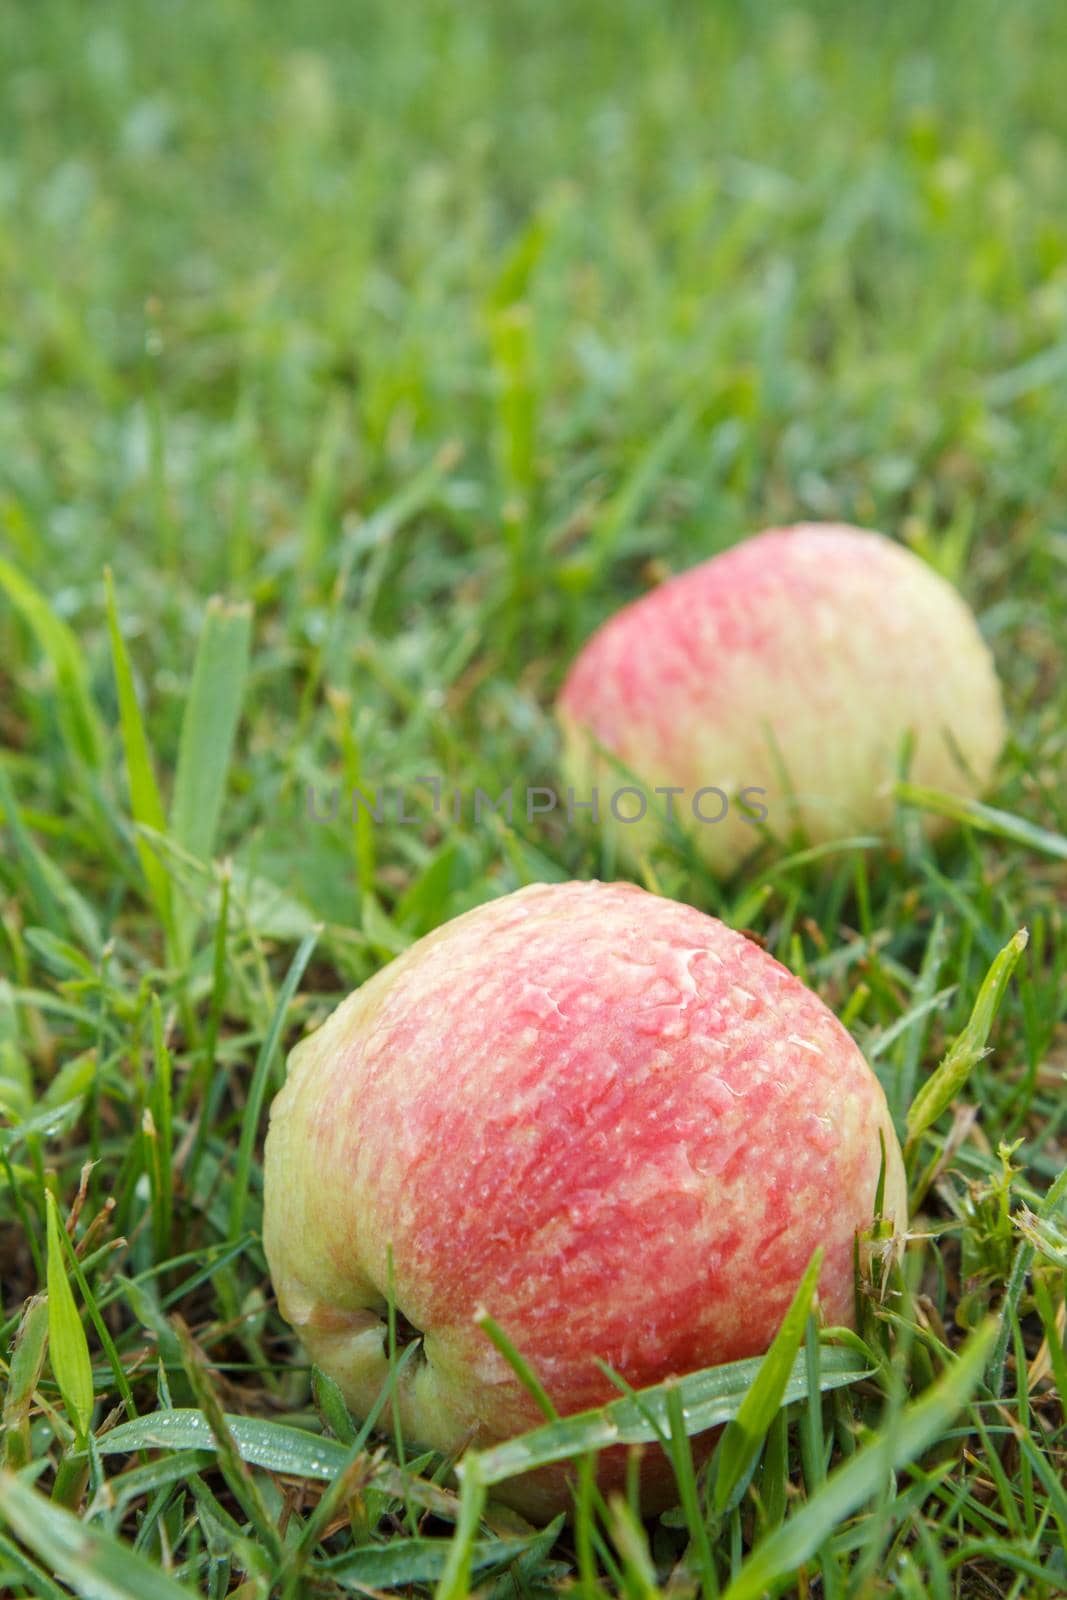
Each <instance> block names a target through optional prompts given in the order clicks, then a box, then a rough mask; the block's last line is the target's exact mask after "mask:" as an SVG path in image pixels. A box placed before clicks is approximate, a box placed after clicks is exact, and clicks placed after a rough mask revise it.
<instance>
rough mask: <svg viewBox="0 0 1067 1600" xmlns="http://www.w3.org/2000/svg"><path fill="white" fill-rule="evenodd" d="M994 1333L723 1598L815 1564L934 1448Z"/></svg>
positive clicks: (992, 1326)
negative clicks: (895, 1477)
mask: <svg viewBox="0 0 1067 1600" xmlns="http://www.w3.org/2000/svg"><path fill="white" fill-rule="evenodd" d="M995 1335H996V1323H995V1321H993V1320H992V1319H990V1320H989V1321H988V1322H985V1323H983V1324H982V1326H981V1327H980V1328H979V1329H978V1330H977V1332H976V1333H974V1334H973V1335H972V1337H971V1338H970V1339H969V1340H968V1342H967V1344H966V1345H965V1347H964V1349H963V1350H962V1351H961V1353H960V1356H959V1359H958V1360H957V1361H956V1362H955V1363H954V1364H953V1365H952V1366H950V1367H948V1368H947V1369H946V1371H945V1372H944V1373H942V1375H941V1377H940V1378H938V1380H937V1382H936V1383H934V1384H933V1386H932V1387H931V1388H930V1389H928V1390H927V1392H926V1393H925V1394H924V1395H923V1396H922V1397H921V1398H920V1399H919V1400H916V1401H915V1402H914V1403H913V1404H912V1405H910V1406H909V1407H908V1408H907V1409H906V1410H905V1411H904V1412H903V1413H902V1414H901V1416H900V1418H899V1420H898V1422H897V1423H896V1426H895V1428H894V1431H893V1433H892V1435H891V1437H890V1438H889V1439H888V1440H887V1439H882V1438H878V1437H876V1438H875V1439H873V1440H872V1441H871V1443H870V1444H867V1445H865V1446H864V1447H863V1449H861V1450H859V1451H857V1452H856V1454H855V1455H854V1456H852V1457H850V1458H849V1460H848V1461H847V1462H845V1464H844V1465H843V1466H841V1467H838V1469H837V1471H836V1472H834V1473H833V1474H832V1475H831V1476H830V1477H829V1478H828V1479H827V1480H826V1483H825V1485H824V1486H823V1488H821V1489H820V1490H819V1491H818V1493H817V1494H815V1495H814V1496H813V1497H812V1499H810V1500H809V1501H807V1502H806V1504H805V1505H804V1506H803V1507H802V1508H801V1510H800V1511H798V1512H797V1513H796V1515H795V1516H793V1517H790V1519H789V1520H788V1522H784V1523H782V1524H781V1526H780V1527H778V1528H777V1529H776V1530H775V1531H774V1532H773V1533H772V1534H770V1536H769V1537H768V1538H766V1539H764V1540H763V1541H762V1543H761V1544H759V1545H757V1546H756V1548H755V1550H753V1552H752V1554H751V1555H750V1556H749V1558H748V1560H747V1561H746V1562H745V1564H744V1566H743V1567H742V1569H741V1571H740V1573H739V1575H738V1576H737V1578H735V1580H734V1581H733V1583H731V1584H730V1586H729V1588H728V1589H727V1590H726V1591H725V1593H724V1595H723V1600H760V1597H761V1596H763V1595H764V1594H766V1592H767V1590H769V1589H770V1588H772V1587H773V1585H775V1584H777V1583H778V1582H780V1581H781V1580H782V1579H783V1578H785V1577H787V1576H788V1575H789V1574H790V1573H792V1572H795V1571H796V1570H797V1568H798V1567H801V1566H803V1564H804V1563H805V1562H806V1561H809V1560H810V1559H811V1558H812V1556H814V1555H815V1554H816V1552H817V1551H818V1549H819V1547H820V1545H821V1544H822V1543H823V1541H824V1540H825V1539H827V1538H828V1537H829V1536H830V1535H831V1534H832V1533H833V1532H834V1531H835V1530H836V1529H838V1528H839V1527H840V1526H841V1524H842V1522H844V1520H845V1518H846V1517H849V1516H851V1514H852V1513H853V1512H854V1511H856V1510H858V1508H859V1507H860V1506H861V1505H863V1503H864V1501H866V1500H869V1499H870V1498H871V1496H872V1495H874V1494H876V1493H877V1492H878V1489H879V1487H880V1486H881V1485H882V1483H883V1482H884V1481H885V1475H886V1473H887V1472H889V1471H894V1472H896V1471H899V1470H900V1469H901V1468H902V1467H904V1466H906V1465H907V1464H908V1462H909V1461H914V1459H915V1457H916V1456H918V1455H921V1454H922V1452H923V1451H924V1450H926V1449H927V1448H928V1447H929V1446H930V1445H931V1444H933V1443H934V1442H935V1441H936V1440H937V1439H938V1438H939V1437H940V1436H941V1434H942V1433H943V1432H944V1430H945V1428H947V1427H948V1425H949V1424H950V1423H951V1422H952V1420H953V1419H954V1418H955V1417H956V1415H957V1414H958V1413H959V1411H960V1410H961V1409H962V1408H963V1407H964V1406H965V1405H966V1404H967V1401H968V1400H969V1399H970V1397H971V1395H972V1394H973V1392H974V1389H975V1387H976V1385H977V1384H978V1383H979V1381H980V1379H981V1376H982V1370H983V1368H984V1366H985V1363H986V1360H987V1359H988V1356H989V1352H990V1349H991V1348H992V1344H993V1340H994V1338H995ZM887 1443H888V1444H889V1445H890V1446H891V1452H888V1451H887V1448H886V1446H887Z"/></svg>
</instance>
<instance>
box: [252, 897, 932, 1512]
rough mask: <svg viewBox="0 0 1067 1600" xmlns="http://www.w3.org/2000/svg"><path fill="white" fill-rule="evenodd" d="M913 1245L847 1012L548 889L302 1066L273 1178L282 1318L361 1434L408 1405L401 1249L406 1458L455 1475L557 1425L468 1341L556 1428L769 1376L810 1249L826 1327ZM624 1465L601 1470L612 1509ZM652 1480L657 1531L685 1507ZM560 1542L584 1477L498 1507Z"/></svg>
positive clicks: (292, 1068)
mask: <svg viewBox="0 0 1067 1600" xmlns="http://www.w3.org/2000/svg"><path fill="white" fill-rule="evenodd" d="M879 1133H881V1134H882V1136H883V1137H884V1141H885V1150H886V1184H885V1206H884V1210H885V1214H886V1215H887V1216H888V1217H890V1218H893V1219H895V1223H896V1225H897V1227H898V1228H899V1227H903V1226H904V1222H905V1210H906V1194H905V1184H904V1174H903V1165H902V1161H901V1155H900V1148H899V1145H898V1143H897V1139H896V1136H895V1134H894V1131H893V1127H892V1123H891V1120H890V1117H889V1112H888V1109H887V1106H886V1101H885V1096H884V1095H883V1093H882V1089H881V1087H880V1085H879V1084H878V1081H877V1079H876V1078H875V1076H874V1073H873V1072H872V1071H871V1069H870V1067H869V1066H868V1065H867V1063H866V1061H865V1060H864V1058H863V1056H862V1055H861V1053H860V1051H859V1049H858V1048H857V1046H856V1044H855V1043H854V1042H853V1040H852V1038H851V1037H850V1035H849V1034H848V1033H847V1032H846V1031H845V1029H844V1028H843V1027H842V1026H841V1024H840V1023H839V1022H838V1021H837V1019H836V1018H835V1017H834V1016H833V1014H832V1013H831V1012H830V1011H829V1010H828V1009H827V1007H826V1006H825V1005H824V1004H823V1003H822V1001H821V1000H819V999H818V997H817V996H816V995H814V994H813V993H812V992H811V991H810V990H809V989H807V988H806V987H805V986H804V985H803V984H802V983H800V981H799V980H798V979H797V978H795V977H793V975H792V974H791V973H789V972H787V971H786V969H785V968H784V967H782V966H780V965H779V963H778V962H777V961H775V960H773V959H772V958H771V957H770V956H769V955H767V954H766V953H765V952H764V951H763V950H761V949H760V948H759V947H758V946H757V945H755V944H754V943H752V941H751V940H749V939H746V938H745V937H743V936H742V935H741V934H738V933H735V932H733V931H731V930H730V929H729V928H727V927H726V926H725V925H724V924H723V923H721V922H718V921H716V920H715V919H714V918H712V917H708V916H705V915H704V914H703V913H702V912H699V911H696V910H694V909H693V908H692V907H690V906H685V905H679V904H677V903H676V902H674V901H672V900H667V899H662V898H660V897H659V896H656V895H653V894H649V893H647V892H646V891H645V890H643V889H639V888H637V887H635V886H634V885H632V884H619V883H616V884H601V883H596V882H592V883H564V884H536V885H533V886H532V887H530V888H526V889H523V890H520V891H519V892H518V893H515V894H510V895H507V896H505V897H504V898H502V899H499V900H495V901H491V902H490V903H488V904H486V905H483V906H480V907H478V908H477V909H476V910H474V911H470V912H468V913H466V914H465V915H464V916H461V917H459V918H457V919H456V920H454V921H452V922H449V923H447V924H445V926H443V927H442V928H439V929H438V930H437V931H436V932H435V933H432V934H430V935H429V936H428V937H426V938H424V939H421V940H420V941H419V942H418V943H417V944H416V945H414V946H413V947H412V948H411V949H410V950H409V951H407V952H406V953H405V954H404V955H402V956H400V957H399V958H398V959H397V960H395V961H393V962H391V963H390V964H389V965H388V966H387V967H385V968H384V969H383V970H382V971H381V972H379V973H378V974H377V976H375V977H374V978H372V979H371V980H370V981H369V982H368V983H366V984H364V985H363V987H362V988H360V989H358V990H357V991H356V992H355V993H354V994H352V995H350V996H349V998H348V999H347V1000H345V1001H344V1002H343V1004H342V1005H341V1006H339V1007H338V1009H337V1010H336V1011H335V1012H334V1013H333V1014H332V1016H331V1017H329V1019H328V1020H327V1021H326V1022H325V1023H324V1024H323V1026H322V1027H321V1028H320V1029H319V1030H318V1031H317V1032H316V1033H314V1034H312V1035H310V1036H309V1037H308V1038H307V1039H305V1040H303V1041H302V1042H301V1043H300V1044H299V1045H298V1046H297V1047H296V1048H295V1050H294V1051H293V1052H292V1054H291V1056H290V1060H289V1071H288V1077H287V1080H286V1083H285V1086H284V1088H283V1089H282V1090H281V1092H280V1093H279V1094H278V1096H277V1098H276V1099H275V1101H274V1104H273V1107H272V1111H271V1120H270V1129H269V1133H268V1136H267V1144H266V1157H265V1172H264V1185H265V1196H264V1199H265V1215H264V1228H263V1239H264V1245H265V1247H266V1254H267V1260H268V1262H269V1265H270V1270H271V1275H272V1277H273V1281H274V1286H275V1289H276V1291H277V1295H278V1304H279V1306H280V1309H281V1311H282V1314H283V1316H284V1317H285V1318H286V1319H287V1320H288V1321H289V1322H290V1323H291V1324H292V1325H293V1327H294V1328H295V1329H296V1330H297V1332H298V1333H299V1335H300V1337H301V1339H302V1341H303V1343H304V1345H305V1347H306V1349H307V1351H308V1354H309V1355H310V1356H311V1358H312V1359H313V1360H314V1361H315V1362H317V1363H318V1364H319V1366H321V1367H322V1368H323V1369H324V1370H325V1371H326V1372H328V1373H329V1374H331V1376H332V1377H334V1378H335V1379H336V1381H337V1382H338V1383H339V1385H340V1387H341V1389H342V1391H343V1392H344V1394H345V1397H346V1399H347V1401H348V1403H349V1405H350V1406H351V1408H352V1409H353V1411H354V1412H355V1413H356V1414H357V1415H359V1416H366V1415H367V1412H368V1411H369V1409H370V1407H371V1405H372V1404H373V1402H374V1401H375V1399H376V1398H377V1397H378V1394H379V1392H380V1390H381V1388H382V1386H383V1384H384V1383H385V1381H386V1376H387V1370H388V1368H387V1358H386V1323H385V1320H384V1319H385V1315H386V1292H387V1286H388V1284H389V1272H390V1267H389V1256H388V1252H389V1247H390V1245H391V1246H392V1257H393V1266H392V1272H393V1284H394V1292H395V1302H396V1306H397V1308H398V1311H399V1312H400V1313H402V1314H403V1316H404V1317H406V1318H407V1320H408V1321H409V1322H410V1323H411V1324H412V1325H413V1327H414V1328H415V1329H417V1330H419V1331H420V1332H421V1334H422V1336H423V1349H422V1351H421V1353H420V1354H419V1355H418V1356H417V1357H416V1358H414V1360H413V1361H412V1363H411V1364H409V1366H408V1367H407V1368H406V1369H405V1372H404V1374H403V1376H402V1381H401V1384H400V1392H399V1396H398V1406H399V1415H400V1421H401V1423H402V1426H403V1430H404V1434H405V1437H406V1438H407V1439H409V1440H410V1441H412V1442H413V1443H419V1444H423V1445H426V1446H430V1447H434V1448H436V1449H438V1450H442V1451H446V1452H447V1451H452V1450H456V1451H458V1450H460V1449H461V1448H462V1447H463V1445H464V1444H465V1443H466V1442H468V1441H472V1440H473V1441H476V1442H480V1443H483V1444H484V1443H487V1442H490V1441H493V1440H499V1439H502V1438H506V1437H509V1436H511V1435H513V1434H515V1433H518V1432H521V1431H523V1430H524V1429H526V1428H529V1427H533V1426H536V1425H537V1424H538V1423H539V1422H540V1421H541V1420H543V1419H542V1418H541V1416H540V1414H539V1413H538V1411H537V1409H536V1407H535V1406H534V1404H533V1403H532V1401H531V1400H530V1398H529V1396H528V1395H527V1394H526V1392H525V1390H524V1389H523V1388H522V1386H521V1385H520V1383H519V1382H518V1381H517V1379H516V1378H515V1376H514V1374H513V1373H512V1371H511V1369H510V1367H509V1366H508V1365H507V1363H506V1362H505V1361H504V1360H503V1359H502V1358H501V1357H500V1356H499V1355H498V1353H497V1352H496V1350H495V1349H494V1348H493V1346H492V1345H491V1344H490V1342H489V1340H488V1338H487V1337H486V1335H485V1334H484V1333H483V1332H482V1331H481V1330H480V1329H479V1328H478V1327H477V1326H476V1324H475V1322H474V1320H473V1318H474V1315H475V1313H476V1311H477V1310H478V1309H479V1308H481V1307H484V1308H485V1309H486V1310H488V1311H489V1312H490V1314H491V1315H492V1316H493V1317H494V1318H495V1319H496V1321H497V1322H498V1323H499V1324H500V1325H501V1326H502V1327H503V1328H504V1330H505V1331H506V1333H507V1334H508V1335H509V1336H510V1338H511V1339H512V1341H513V1342H514V1343H515V1344H516V1345H517V1347H518V1348H519V1350H520V1351H521V1352H522V1353H523V1354H524V1356H525V1357H526V1358H527V1359H528V1360H529V1361H530V1362H531V1363H532V1365H533V1367H534V1370H535V1371H536V1372H537V1373H538V1375H539V1376H540V1378H541V1380H542V1382H543V1383H544V1385H545V1387H546V1388H547V1390H548V1393H549V1394H550V1395H551V1397H552V1399H553V1400H554V1402H555V1404H556V1406H557V1408H558V1409H559V1411H560V1412H561V1413H564V1414H566V1413H570V1412H574V1411H579V1410H582V1409H584V1408H586V1407H589V1406H593V1405H597V1404H600V1403H602V1402H604V1401H605V1400H608V1399H611V1398H613V1397H614V1396H615V1395H616V1394H617V1391H616V1390H615V1389H613V1388H612V1386H611V1384H610V1383H609V1382H608V1381H607V1380H606V1379H605V1378H604V1376H603V1375H602V1374H601V1372H600V1371H599V1369H598V1367H597V1365H596V1361H595V1358H596V1357H600V1358H602V1359H603V1360H604V1361H606V1362H608V1363H609V1364H610V1365H611V1366H613V1367H614V1368H615V1369H616V1370H617V1371H618V1372H619V1373H621V1374H622V1375H623V1377H624V1378H625V1379H626V1380H627V1382H628V1383H630V1384H632V1385H634V1386H635V1387H640V1386H642V1385H646V1384H651V1383H656V1382H658V1381H660V1380H662V1379H664V1378H666V1377H667V1376H668V1375H670V1374H672V1373H674V1374H682V1373H685V1372H689V1371H692V1370H694V1369H696V1368H698V1367H705V1366H712V1365H717V1364H719V1363H721V1362H725V1361H733V1360H739V1359H741V1358H744V1357H749V1356H754V1355H759V1354H761V1353H762V1352H763V1351H764V1350H766V1348H767V1346H768V1345H769V1343H770V1341H771V1339H772V1337H773V1335H774V1333H775V1331H776V1330H777V1328H778V1325H779V1323H780V1321H781V1318H782V1316H783V1314H784V1312H785V1310H786V1308H787V1306H788V1304H789V1301H790V1299H791V1297H792V1295H793V1292H794V1290H795V1289H796V1286H797V1284H798V1282H799V1280H800V1277H801V1275H802V1273H803V1271H804V1269H805V1267H806V1266H807V1263H808V1261H809V1260H810V1258H811V1255H812V1252H813V1250H814V1249H815V1247H816V1245H820V1244H821V1245H822V1246H823V1248H824V1250H825V1252H826V1254H825V1261H824V1265H823V1269H822V1276H821V1280H820V1285H819V1299H820V1303H821V1306H822V1310H823V1313H824V1316H825V1318H826V1319H827V1321H829V1322H830V1323H834V1324H841V1323H851V1322H852V1318H853V1244H854V1239H855V1236H856V1233H857V1230H860V1229H864V1228H866V1227H867V1226H868V1225H869V1224H870V1222H871V1220H872V1213H873V1207H874V1199H875V1192H876V1186H877V1180H878V1173H879V1167H880V1160H881V1154H880V1151H881V1146H880V1141H879ZM622 1454H623V1453H622V1452H621V1451H609V1452H606V1453H605V1455H604V1456H602V1457H601V1458H600V1471H601V1474H602V1480H601V1481H602V1482H604V1483H605V1484H610V1483H613V1482H618V1481H619V1479H620V1476H621V1473H622V1470H623V1467H624V1461H623V1459H622ZM655 1455H656V1456H657V1457H658V1465H657V1464H656V1463H655V1462H649V1464H648V1469H647V1471H646V1474H645V1477H644V1479H643V1489H644V1492H645V1495H646V1505H648V1504H650V1503H653V1502H655V1503H658V1504H660V1505H662V1504H663V1503H665V1502H666V1501H669V1500H670V1498H671V1490H670V1480H669V1474H668V1473H667V1472H666V1470H665V1468H666V1462H665V1458H664V1457H663V1456H662V1454H661V1453H660V1452H659V1451H656V1452H655ZM500 1497H501V1498H502V1499H505V1500H509V1501H510V1503H511V1504H512V1505H514V1506H516V1507H517V1508H518V1509H520V1510H523V1511H525V1512H526V1513H527V1514H530V1515H533V1516H535V1517H538V1518H546V1517H548V1516H550V1515H551V1514H552V1513H553V1512H555V1511H556V1510H557V1509H560V1508H562V1507H565V1506H566V1505H567V1504H568V1488H567V1475H566V1473H565V1472H564V1470H563V1469H562V1468H553V1469H544V1470H542V1471H541V1472H538V1473H536V1474H532V1475H530V1476H528V1477H527V1478H526V1479H519V1480H516V1481H515V1482H512V1483H510V1484H508V1485H505V1486H504V1487H503V1489H502V1490H501V1493H500Z"/></svg>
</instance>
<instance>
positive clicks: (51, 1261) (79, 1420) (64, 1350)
mask: <svg viewBox="0 0 1067 1600" xmlns="http://www.w3.org/2000/svg"><path fill="white" fill-rule="evenodd" d="M45 1205H46V1207H47V1212H48V1220H47V1232H48V1344H49V1351H50V1354H51V1358H52V1371H53V1373H54V1374H55V1379H56V1383H57V1384H58V1385H59V1392H60V1394H61V1395H62V1396H63V1404H64V1405H65V1406H66V1408H67V1415H68V1416H69V1417H70V1420H71V1422H72V1424H73V1426H74V1432H75V1434H76V1436H77V1439H78V1442H79V1444H84V1442H85V1436H86V1434H87V1433H88V1431H89V1423H90V1422H91V1420H92V1415H93V1368H92V1362H91V1361H90V1360H89V1341H88V1340H87V1339H86V1337H85V1328H84V1326H83V1324H82V1320H81V1317H80V1316H79V1315H78V1309H77V1307H76V1306H75V1304H74V1295H73V1294H72V1292H71V1287H70V1283H69V1282H68V1280H67V1262H66V1257H65V1255H64V1251H63V1243H62V1240H61V1239H60V1236H59V1235H60V1229H61V1227H62V1223H61V1222H60V1220H59V1212H58V1210H57V1208H56V1202H55V1197H54V1196H53V1194H52V1191H51V1190H50V1189H46V1190H45Z"/></svg>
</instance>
